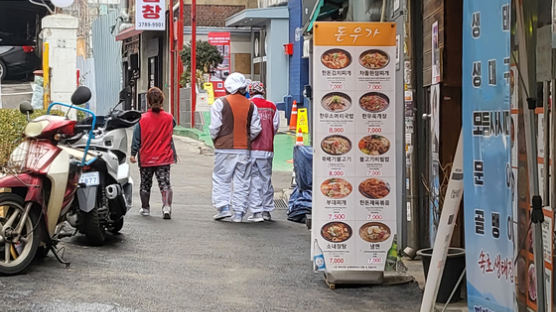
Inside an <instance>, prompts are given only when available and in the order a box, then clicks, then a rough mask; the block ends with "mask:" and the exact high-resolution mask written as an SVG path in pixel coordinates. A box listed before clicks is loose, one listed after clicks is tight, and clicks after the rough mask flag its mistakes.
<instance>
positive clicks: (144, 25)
mask: <svg viewBox="0 0 556 312" xmlns="http://www.w3.org/2000/svg"><path fill="white" fill-rule="evenodd" d="M165 5H166V1H164V0H135V29H137V30H166V8H165Z"/></svg>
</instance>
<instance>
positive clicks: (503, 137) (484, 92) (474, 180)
mask: <svg viewBox="0 0 556 312" xmlns="http://www.w3.org/2000/svg"><path fill="white" fill-rule="evenodd" d="M510 12H511V10H510V4H509V0H491V1H484V0H465V1H464V11H463V49H462V50H463V79H462V100H463V103H462V104H463V133H464V135H463V138H464V165H463V166H464V172H465V173H466V174H465V175H464V190H465V193H464V207H465V211H464V217H465V246H466V250H465V252H466V268H467V291H468V299H467V301H468V307H469V311H488V312H490V311H496V312H501V311H514V304H515V281H514V274H515V267H514V248H513V240H514V237H513V231H512V229H513V222H512V220H513V218H512V216H513V214H512V205H513V204H512V199H513V197H512V192H513V190H514V188H515V183H514V178H513V173H512V166H511V162H510V154H511V146H512V145H511V139H510V132H511V131H510V128H511V127H510V124H511V118H510V76H511V75H510Z"/></svg>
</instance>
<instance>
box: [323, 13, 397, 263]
mask: <svg viewBox="0 0 556 312" xmlns="http://www.w3.org/2000/svg"><path fill="white" fill-rule="evenodd" d="M313 41H314V49H313V53H314V64H313V70H314V72H313V77H314V99H315V100H314V101H315V105H314V119H313V123H314V124H313V129H314V142H315V147H314V158H313V185H314V192H313V213H312V242H313V243H312V251H313V258H314V259H315V256H317V255H319V254H322V257H320V258H318V259H323V258H324V263H323V262H322V260H320V261H315V262H316V263H315V264H316V266H317V267H318V268H319V269H325V270H326V271H327V272H331V271H383V270H384V266H385V263H386V257H387V253H388V250H389V249H390V247H391V246H392V242H393V238H394V235H396V209H398V203H397V201H396V198H397V192H400V191H401V188H400V187H399V186H398V185H397V184H396V166H397V165H398V164H397V163H396V154H397V153H402V151H398V150H396V148H397V147H396V138H397V134H396V128H395V125H396V120H395V116H396V110H397V109H400V108H397V107H396V106H397V105H396V104H397V103H396V90H395V81H396V80H395V73H396V59H395V57H396V25H395V23H357V22H341V23H334V22H318V23H315V28H314V38H313ZM400 105H401V104H400ZM402 109H403V107H402ZM317 262H318V263H317Z"/></svg>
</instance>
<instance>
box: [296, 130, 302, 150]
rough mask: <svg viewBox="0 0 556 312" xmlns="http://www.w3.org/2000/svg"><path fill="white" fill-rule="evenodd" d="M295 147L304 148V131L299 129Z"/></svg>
mask: <svg viewBox="0 0 556 312" xmlns="http://www.w3.org/2000/svg"><path fill="white" fill-rule="evenodd" d="M295 145H301V146H303V131H302V130H301V128H299V129H297V135H296V136H295Z"/></svg>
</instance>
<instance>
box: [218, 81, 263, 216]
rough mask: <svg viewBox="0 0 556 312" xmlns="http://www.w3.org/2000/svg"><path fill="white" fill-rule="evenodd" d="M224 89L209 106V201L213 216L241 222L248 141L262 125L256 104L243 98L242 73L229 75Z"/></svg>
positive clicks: (248, 179)
mask: <svg viewBox="0 0 556 312" xmlns="http://www.w3.org/2000/svg"><path fill="white" fill-rule="evenodd" d="M224 88H225V89H226V93H227V94H228V95H227V96H225V97H222V98H219V99H217V100H216V101H214V103H213V104H212V106H211V108H210V126H209V130H210V136H211V137H212V140H213V142H214V171H213V173H212V204H213V205H214V207H215V208H216V210H217V214H216V215H215V216H214V217H213V218H214V219H215V220H222V219H224V218H228V217H232V221H233V222H241V221H242V220H243V216H244V215H245V212H246V210H247V199H248V197H249V186H250V183H251V161H250V159H249V156H250V155H249V152H250V149H251V141H253V140H254V139H255V138H256V137H257V135H259V132H261V124H260V120H259V114H258V112H257V107H256V106H255V105H254V104H253V103H251V102H250V101H249V100H248V99H247V98H246V97H245V94H246V93H247V82H246V81H245V76H243V75H242V74H240V73H232V74H230V75H229V76H228V77H227V78H226V80H225V81H224ZM230 206H231V210H233V212H234V213H233V215H232V212H231V211H230Z"/></svg>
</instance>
